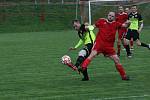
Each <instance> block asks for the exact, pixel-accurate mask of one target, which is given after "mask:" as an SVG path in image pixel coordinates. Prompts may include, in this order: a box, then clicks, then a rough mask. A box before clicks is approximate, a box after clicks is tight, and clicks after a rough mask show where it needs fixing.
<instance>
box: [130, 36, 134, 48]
mask: <svg viewBox="0 0 150 100" xmlns="http://www.w3.org/2000/svg"><path fill="white" fill-rule="evenodd" d="M133 42H134V41H133V37H131V40H130V48H131V50H134V47H133Z"/></svg>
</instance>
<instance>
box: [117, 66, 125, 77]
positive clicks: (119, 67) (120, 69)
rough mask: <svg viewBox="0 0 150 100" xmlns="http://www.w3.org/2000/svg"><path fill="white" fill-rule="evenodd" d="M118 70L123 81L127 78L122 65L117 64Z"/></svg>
mask: <svg viewBox="0 0 150 100" xmlns="http://www.w3.org/2000/svg"><path fill="white" fill-rule="evenodd" d="M116 69H117V70H118V72H119V73H120V75H121V77H122V79H124V78H126V73H125V70H124V69H123V66H122V65H121V64H116Z"/></svg>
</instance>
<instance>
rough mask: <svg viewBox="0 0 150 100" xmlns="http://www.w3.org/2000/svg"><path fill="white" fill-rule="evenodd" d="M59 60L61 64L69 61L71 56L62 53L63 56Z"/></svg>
mask: <svg viewBox="0 0 150 100" xmlns="http://www.w3.org/2000/svg"><path fill="white" fill-rule="evenodd" d="M61 62H62V63H63V64H68V63H71V58H70V57H69V56H68V55H64V56H63V57H62V58H61Z"/></svg>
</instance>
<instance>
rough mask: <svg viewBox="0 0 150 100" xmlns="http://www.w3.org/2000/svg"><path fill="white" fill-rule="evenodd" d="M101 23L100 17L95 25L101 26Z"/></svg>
mask: <svg viewBox="0 0 150 100" xmlns="http://www.w3.org/2000/svg"><path fill="white" fill-rule="evenodd" d="M100 24H101V19H99V20H97V21H96V23H95V26H96V27H100Z"/></svg>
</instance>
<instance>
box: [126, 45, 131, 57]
mask: <svg viewBox="0 0 150 100" xmlns="http://www.w3.org/2000/svg"><path fill="white" fill-rule="evenodd" d="M126 52H127V55H128V54H131V51H130V47H129V45H126Z"/></svg>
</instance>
